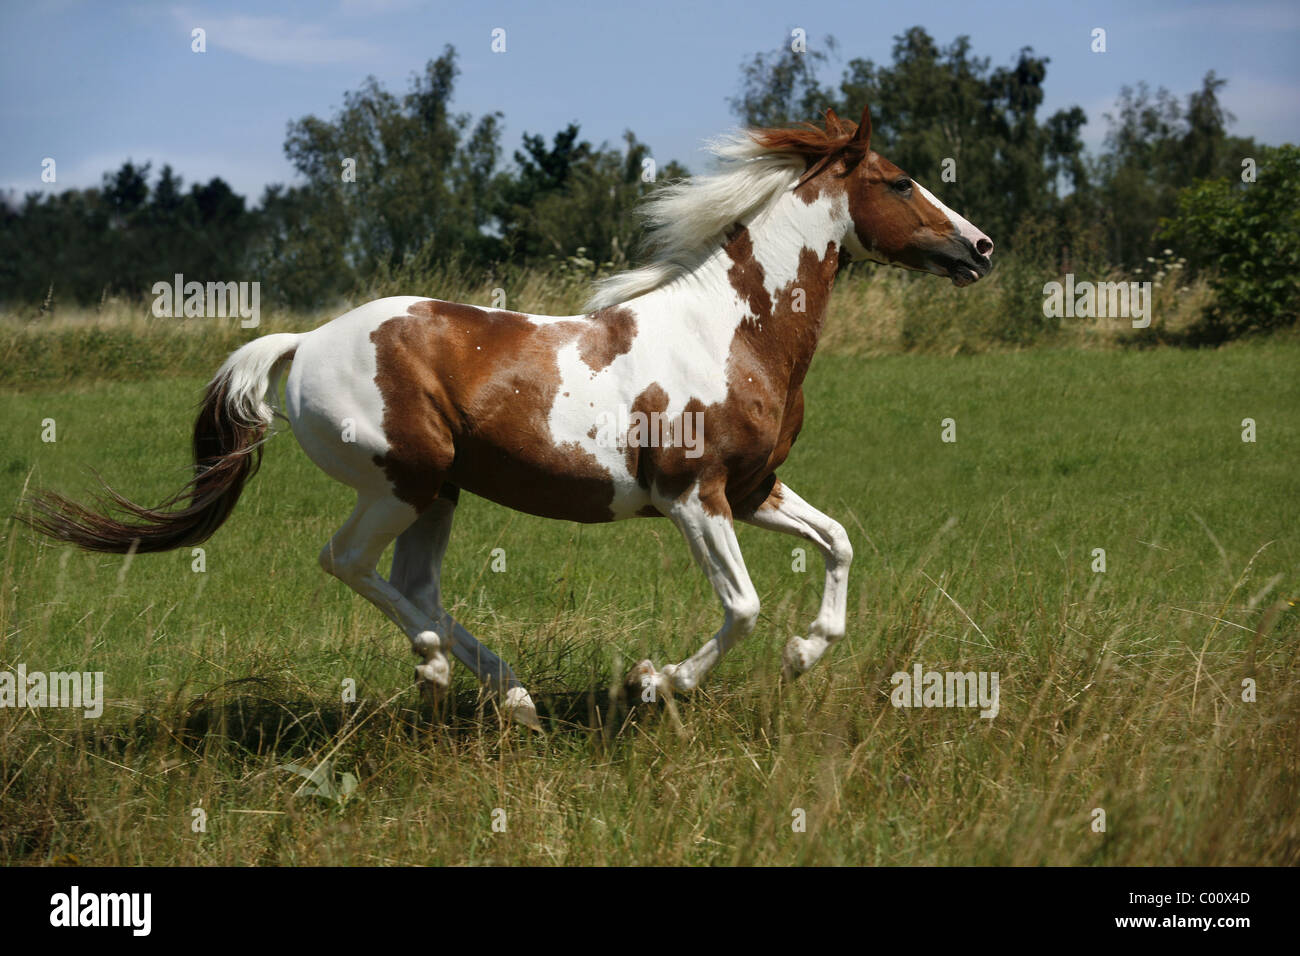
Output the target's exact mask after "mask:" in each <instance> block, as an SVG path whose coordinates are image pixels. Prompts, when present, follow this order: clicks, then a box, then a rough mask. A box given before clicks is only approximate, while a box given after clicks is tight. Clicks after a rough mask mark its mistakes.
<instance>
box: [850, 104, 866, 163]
mask: <svg viewBox="0 0 1300 956" xmlns="http://www.w3.org/2000/svg"><path fill="white" fill-rule="evenodd" d="M849 143H850V144H851V145H852V146H853V147H854V148H855V149H860V150H862V152H864V153H865V152H866V151H867V150H869V149H870V148H871V108H870V107H867V106H864V107H862V122H860V123H859V124H858V128H857V131H856V132H855V133H854V134H853V138H852V139H851V140H849Z"/></svg>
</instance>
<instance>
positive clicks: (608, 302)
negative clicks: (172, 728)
mask: <svg viewBox="0 0 1300 956" xmlns="http://www.w3.org/2000/svg"><path fill="white" fill-rule="evenodd" d="M870 138H871V126H870V116H869V115H868V113H867V112H866V111H865V110H864V111H863V114H862V122H861V123H860V124H858V125H856V126H855V125H854V124H853V123H851V122H847V121H842V120H840V119H839V118H837V117H836V116H835V115H834V113H832V112H829V111H828V112H827V115H826V124H825V128H817V127H815V126H811V125H809V126H806V128H799V129H751V130H748V131H745V132H743V133H741V134H738V135H736V136H734V137H732V138H731V139H726V140H722V141H719V142H716V143H714V144H713V150H714V153H715V154H716V155H717V157H718V159H719V163H720V170H719V171H718V172H717V174H715V175H711V176H707V177H696V178H693V179H690V180H686V181H684V182H681V183H675V184H672V185H668V186H666V187H663V188H661V189H660V191H659V192H658V193H657V194H656V196H655V197H653V198H652V199H651V200H650V201H649V202H648V204H647V212H648V221H649V224H650V227H651V228H650V233H649V235H650V244H651V253H652V255H651V260H650V263H649V264H648V265H646V266H644V267H642V268H639V269H636V270H633V271H631V272H627V273H623V274H620V275H616V276H614V277H612V278H610V279H607V280H604V281H603V282H602V283H600V284H599V286H598V287H597V292H596V295H595V297H594V299H593V300H592V301H591V302H590V303H589V304H588V308H589V310H590V311H588V313H587V314H584V315H576V316H559V317H552V316H540V315H526V314H522V313H519V312H509V311H505V310H501V309H483V308H478V307H475V306H471V305H461V304H457V303H453V302H444V301H440V300H438V299H426V298H417V297H400V298H388V299H380V300H378V301H375V302H370V303H367V304H366V305H363V306H361V307H360V308H357V309H354V310H352V311H351V312H349V313H347V314H346V315H342V316H340V317H339V318H337V319H334V320H333V321H331V322H329V323H327V324H325V325H323V326H321V327H320V328H317V329H314V330H312V331H310V332H305V333H302V334H288V333H278V334H272V335H266V336H263V337H262V338H259V339H256V340H254V341H253V342H250V343H249V344H247V345H245V346H244V347H242V348H240V349H239V350H238V351H236V352H235V353H233V354H232V355H231V356H230V357H229V358H228V359H227V360H226V362H225V364H224V365H222V366H221V368H220V370H219V371H218V372H217V374H216V376H215V377H214V378H213V379H212V381H211V383H210V384H209V385H208V388H207V394H206V398H205V401H204V404H203V407H202V410H201V412H200V414H199V418H198V422H197V424H196V426H195V430H194V457H195V476H194V478H193V479H192V480H191V481H190V483H189V484H188V485H187V486H186V487H185V488H184V489H182V490H181V491H180V492H178V493H177V494H176V495H175V496H173V497H172V498H171V499H169V500H168V501H166V502H164V503H163V504H162V505H160V506H159V507H157V508H144V507H141V506H139V505H136V504H133V503H132V502H130V501H129V500H127V499H125V498H123V497H121V496H120V495H117V494H115V493H113V492H111V491H110V492H109V494H110V496H111V500H112V502H113V503H114V504H115V505H116V506H117V507H118V508H120V509H121V511H123V512H124V513H125V514H124V515H123V517H122V518H117V517H110V516H107V515H103V514H99V513H96V512H93V511H89V510H87V509H85V508H83V507H81V506H79V505H77V504H75V503H73V502H71V501H69V500H67V499H65V498H63V497H61V496H59V495H55V494H51V493H45V494H42V495H40V496H38V497H37V498H36V499H35V500H34V502H33V505H34V508H33V510H32V512H31V513H30V514H29V515H28V517H27V520H28V521H29V522H30V523H31V524H33V525H34V526H35V527H36V528H38V529H39V530H41V531H43V532H44V533H46V534H49V535H51V536H53V537H55V538H58V539H60V540H63V541H69V542H72V543H74V544H76V545H79V546H80V547H82V548H86V549H90V550H94V551H108V552H118V553H122V552H127V551H130V550H132V549H134V550H137V551H141V552H148V551H164V550H168V549H171V548H178V547H183V546H188V545H193V544H195V543H197V542H200V541H203V540H205V539H207V538H208V537H209V536H210V535H211V534H212V533H213V532H215V531H216V530H217V528H218V527H219V526H220V525H221V523H222V522H223V521H224V520H225V518H226V517H227V516H228V515H229V514H230V511H231V509H232V508H233V507H234V506H235V503H236V501H237V500H238V498H239V494H240V491H241V489H242V488H243V485H244V483H245V481H246V480H247V479H248V478H249V477H250V476H251V475H252V473H253V472H254V471H255V470H256V468H257V465H258V463H259V461H260V455H261V450H262V449H261V445H262V440H263V439H264V437H265V436H266V434H267V431H268V428H269V427H270V425H271V423H272V420H273V410H272V408H271V407H270V406H269V405H268V404H267V399H268V397H270V398H271V399H272V400H274V399H275V397H276V396H277V393H278V390H279V381H280V377H281V373H282V372H283V371H284V368H285V367H286V366H287V365H288V364H289V363H290V362H291V361H292V367H291V369H290V371H289V374H288V379H287V383H286V387H285V410H286V412H287V417H288V420H289V422H290V424H291V425H292V427H293V432H294V434H295V435H296V436H297V438H298V441H299V442H300V443H301V445H302V447H303V449H304V450H305V451H306V453H307V455H308V456H309V457H310V458H311V459H312V461H314V462H315V463H316V464H317V465H318V466H320V468H321V469H322V470H323V471H324V472H326V473H327V474H328V475H330V476H331V477H333V478H335V479H337V480H338V481H341V482H344V483H345V484H348V485H350V486H352V487H353V488H354V489H356V492H357V504H356V509H355V510H354V511H353V512H352V515H351V517H349V518H348V519H347V521H346V522H345V523H344V524H343V526H342V528H340V529H339V531H338V533H337V534H335V535H334V537H333V539H331V541H330V542H329V543H328V544H327V545H326V546H325V548H324V549H323V550H322V551H321V554H320V563H321V565H322V567H324V569H325V570H326V571H328V572H330V573H331V574H333V575H335V576H337V577H338V578H340V579H341V580H342V581H344V582H345V583H346V584H347V585H348V586H349V587H351V588H352V589H353V590H355V591H356V592H358V593H359V594H361V595H362V596H363V597H365V598H366V599H368V600H369V601H371V602H372V603H373V604H374V605H375V606H376V607H378V608H379V609H380V610H381V611H383V612H384V613H385V614H386V615H388V617H389V618H391V619H392V620H393V622H394V623H396V624H397V626H398V627H400V628H401V629H402V630H403V631H404V632H405V633H406V635H407V637H408V638H409V639H410V641H411V647H412V650H413V651H414V652H415V654H416V655H417V656H418V657H419V658H420V663H419V664H418V665H417V667H416V678H417V682H418V683H419V684H420V685H421V689H422V690H424V691H426V692H430V693H432V694H433V695H434V696H435V697H436V696H437V695H438V694H439V693H440V692H441V691H442V690H444V689H445V688H446V687H447V686H448V683H449V679H450V670H449V662H448V660H447V656H446V655H447V654H448V653H450V654H452V655H454V656H455V657H456V658H458V659H459V660H461V661H462V662H463V663H464V664H465V665H466V666H468V667H469V668H470V669H471V670H473V671H474V673H475V674H476V675H477V676H478V678H479V679H480V680H481V681H483V682H484V683H485V684H486V685H487V686H488V687H489V688H490V689H491V690H492V691H494V692H495V693H496V694H497V695H498V699H499V701H500V703H501V707H502V710H503V711H505V712H506V713H508V714H512V715H513V717H514V719H516V720H518V721H519V722H520V723H522V724H525V725H527V726H530V727H534V728H539V727H540V724H539V722H538V718H537V713H536V710H535V709H534V707H533V702H532V699H531V698H530V697H529V695H528V692H527V691H526V690H525V689H524V687H523V685H522V684H520V682H519V680H518V679H517V678H516V677H515V675H514V673H513V672H512V671H511V669H510V667H509V666H508V665H506V664H505V663H504V662H502V661H501V660H500V659H499V658H498V657H497V656H496V655H495V654H493V653H492V652H491V651H489V650H488V649H487V648H485V647H484V646H483V645H482V644H480V643H479V642H478V640H477V639H476V638H475V637H474V636H473V635H472V634H470V633H469V632H468V631H467V630H465V628H464V627H462V626H461V625H460V624H458V623H457V622H456V621H455V620H453V619H452V618H451V616H450V615H449V614H448V613H447V611H446V610H445V609H444V608H443V605H442V599H441V595H440V589H439V579H440V574H441V565H442V559H443V554H444V553H445V551H446V547H447V540H448V536H449V534H450V533H451V522H452V514H453V512H454V510H455V508H456V503H457V499H458V497H459V495H460V492H461V491H462V490H464V491H469V492H472V493H473V494H476V495H480V496H482V497H484V498H488V499H491V500H492V501H496V502H499V503H500V504H503V505H506V506H507V507H510V508H514V509H517V510H519V511H525V512H529V513H531V514H535V515H541V516H544V517H548V518H559V519H563V520H567V521H581V522H601V521H615V520H618V519H622V518H632V517H659V516H662V517H666V518H668V520H670V521H671V522H673V524H674V525H676V526H677V528H678V530H680V531H681V533H682V535H683V536H684V537H685V539H686V541H687V544H688V545H689V546H690V549H691V552H692V554H693V555H694V556H695V560H696V561H697V562H698V563H699V565H700V567H701V568H702V569H703V571H704V573H705V574H706V575H707V576H708V578H709V580H710V582H712V584H713V587H714V589H715V590H716V591H717V594H718V597H719V599H720V600H721V602H722V606H723V608H724V610H725V616H724V619H723V623H722V626H721V628H719V630H718V632H717V633H716V634H714V635H713V636H712V637H711V638H710V639H709V640H708V641H707V642H706V643H705V644H704V646H703V647H702V648H701V649H700V650H699V651H697V652H696V653H695V654H694V655H692V656H691V657H689V658H687V659H686V660H685V661H683V662H682V663H680V664H676V665H668V666H666V667H664V668H663V670H661V671H656V670H655V668H654V666H653V665H652V664H651V663H650V662H649V661H642V662H641V663H640V664H638V665H637V667H636V668H634V669H633V672H632V674H631V675H629V681H632V682H639V683H640V684H641V685H642V686H651V685H653V686H654V687H655V689H656V690H657V691H660V692H670V691H689V690H691V689H693V688H694V687H695V686H696V685H697V684H698V682H699V681H700V680H701V678H703V676H704V675H705V674H706V673H707V672H708V671H709V669H710V668H712V667H713V666H714V665H715V664H716V663H717V662H718V660H719V658H721V657H722V655H723V654H724V653H726V651H727V649H728V648H729V647H731V646H732V645H733V644H735V642H736V641H738V640H740V639H741V638H743V637H745V636H746V635H747V634H749V633H750V632H751V631H752V630H753V629H754V625H755V622H756V621H757V618H758V610H759V601H758V593H757V592H756V591H755V589H754V585H753V584H752V583H750V580H749V574H748V573H747V572H746V570H745V564H744V561H743V560H742V558H741V554H740V548H739V546H738V545H737V542H736V533H735V529H734V527H733V522H734V521H736V520H740V521H745V522H748V523H750V524H753V525H757V526H758V527H760V528H768V529H770V530H772V531H780V532H784V533H786V534H791V535H796V536H798V537H801V538H805V539H807V540H808V541H810V542H812V544H813V545H815V546H816V547H817V548H818V549H819V550H820V551H821V553H822V555H823V557H824V559H825V564H826V585H825V593H824V595H823V598H822V603H821V609H820V611H819V613H818V614H817V617H816V618H815V619H814V620H813V622H812V624H811V625H810V626H809V628H808V633H807V637H798V636H796V637H793V638H791V639H790V641H789V642H788V643H787V644H786V647H785V654H784V670H785V673H787V674H788V675H791V676H793V675H797V674H799V673H802V672H803V671H805V670H807V669H808V668H809V667H811V666H812V665H813V664H814V663H816V661H817V660H818V659H819V658H820V657H821V656H822V655H823V654H824V653H825V651H826V649H827V647H828V646H830V645H831V644H832V643H834V642H835V641H837V640H838V639H839V638H841V637H842V636H843V635H844V625H845V604H846V597H847V577H848V569H849V562H850V561H851V560H852V557H853V551H852V548H851V547H850V545H849V539H848V536H847V535H846V534H845V533H844V529H843V527H841V526H840V524H839V523H838V522H836V521H834V520H833V519H831V518H829V517H827V516H826V515H824V514H822V513H821V512H820V511H818V510H817V509H816V508H814V507H813V506H812V505H810V504H808V503H807V502H805V501H804V500H803V499H802V498H800V497H799V496H798V495H797V494H795V493H794V491H793V490H792V489H791V488H790V487H788V486H786V485H784V484H782V483H781V482H780V481H779V480H778V479H777V476H776V470H777V468H779V467H780V465H781V463H782V462H783V461H785V459H786V456H787V455H788V454H789V453H790V446H791V445H792V444H793V443H794V440H795V438H796V436H797V435H798V434H799V428H800V426H801V424H802V422H803V392H802V384H803V380H804V376H805V374H806V373H807V371H808V365H809V362H810V361H811V360H812V356H813V351H814V350H815V349H816V347H817V340H818V336H819V334H820V332H821V327H822V321H823V319H824V318H825V313H826V304H827V301H828V299H829V297H830V292H831V285H832V283H833V282H834V281H835V275H836V272H837V271H838V269H839V267H840V263H841V262H842V261H844V260H845V259H846V258H848V259H871V260H874V261H876V262H883V263H888V264H891V265H898V266H902V267H904V268H908V269H916V270H920V271H924V272H931V273H934V274H936V275H941V276H946V277H948V278H950V279H952V281H953V282H954V283H956V284H957V285H959V286H962V285H967V284H969V283H971V282H974V281H976V280H977V279H979V278H980V277H982V276H984V275H985V274H986V273H987V272H988V271H989V269H990V266H991V264H990V261H989V255H990V253H991V252H992V250H993V243H992V242H991V241H990V240H989V238H988V237H987V236H985V235H984V234H983V233H982V232H980V231H979V230H978V229H976V228H975V227H974V226H972V225H971V224H970V223H969V222H967V221H966V220H965V219H963V218H962V217H961V216H959V215H957V214H956V213H954V212H952V211H951V210H950V209H948V208H947V207H945V206H944V205H943V204H942V203H941V202H939V200H937V199H936V198H935V197H934V196H933V195H931V194H930V193H929V192H928V191H927V190H926V189H925V188H924V187H923V186H921V185H920V184H919V183H916V182H914V181H913V180H912V179H911V178H910V177H908V176H907V175H906V174H905V173H903V171H902V170H900V169H899V168H898V167H896V166H894V165H893V164H892V163H890V162H889V161H888V160H886V159H885V158H884V157H882V156H880V155H878V154H877V153H875V152H873V151H872V150H871V146H870ZM611 423H613V424H611ZM611 436H612V438H611ZM692 436H693V439H694V440H692ZM657 439H662V440H657ZM394 540H396V542H397V544H396V550H395V552H394V557H393V565H392V574H391V575H390V577H389V579H388V580H385V579H384V578H383V577H382V576H381V575H380V574H379V573H378V571H377V570H376V568H377V565H378V563H379V559H380V556H381V555H382V553H383V552H384V550H385V548H387V547H388V545H389V544H390V543H391V542H393V541H394Z"/></svg>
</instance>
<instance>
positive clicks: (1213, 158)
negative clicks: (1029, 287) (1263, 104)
mask: <svg viewBox="0 0 1300 956" xmlns="http://www.w3.org/2000/svg"><path fill="white" fill-rule="evenodd" d="M1226 84H1227V81H1226V80H1224V79H1223V78H1221V77H1217V76H1216V75H1215V74H1214V71H1213V70H1211V71H1210V72H1209V73H1207V74H1206V76H1205V79H1204V80H1203V82H1202V85H1201V89H1200V90H1199V91H1197V92H1193V93H1190V94H1189V95H1188V97H1187V102H1186V105H1185V106H1184V105H1183V104H1182V103H1180V102H1179V100H1178V99H1177V97H1175V96H1174V95H1173V94H1172V93H1170V92H1169V91H1168V90H1166V89H1164V88H1163V87H1162V88H1160V89H1158V90H1156V91H1155V92H1154V93H1152V92H1151V90H1150V89H1149V88H1148V87H1147V85H1146V84H1145V83H1139V84H1138V86H1137V88H1136V89H1133V88H1131V87H1127V86H1125V87H1123V88H1122V89H1121V90H1120V96H1119V99H1118V101H1117V104H1116V112H1115V113H1113V114H1112V113H1107V114H1106V119H1107V121H1108V123H1109V125H1110V128H1109V131H1108V133H1107V135H1106V147H1107V148H1106V151H1105V152H1104V153H1103V154H1102V155H1101V156H1100V157H1098V159H1097V160H1096V162H1095V163H1094V164H1093V174H1092V175H1093V179H1094V180H1095V182H1096V188H1095V190H1094V194H1093V195H1092V197H1091V199H1092V206H1093V209H1094V210H1095V214H1096V218H1097V220H1098V221H1099V222H1102V223H1104V224H1105V226H1106V228H1107V231H1108V233H1109V245H1110V250H1111V258H1112V261H1114V262H1115V264H1116V265H1124V266H1129V267H1132V266H1136V265H1139V264H1140V263H1141V262H1143V261H1144V260H1145V258H1146V257H1147V256H1150V255H1154V254H1155V253H1156V252H1157V251H1158V249H1159V243H1160V239H1159V237H1158V236H1157V235H1156V232H1157V229H1158V228H1159V223H1160V220H1161V219H1162V218H1166V217H1169V216H1171V215H1173V214H1174V212H1175V211H1176V209H1177V207H1178V201H1179V200H1178V197H1179V194H1180V193H1181V192H1182V190H1184V189H1186V188H1187V187H1189V186H1191V185H1192V183H1193V182H1195V181H1196V180H1198V179H1206V178H1212V177H1219V176H1232V175H1235V172H1239V171H1240V163H1241V158H1242V157H1243V156H1252V155H1255V154H1256V151H1257V150H1258V147H1257V146H1256V145H1255V144H1254V142H1253V141H1251V140H1249V139H1241V138H1239V137H1234V136H1229V135H1228V134H1227V132H1226V130H1227V126H1228V124H1229V123H1231V122H1232V121H1233V116H1232V114H1231V113H1228V112H1227V111H1226V110H1224V109H1223V108H1222V106H1221V105H1220V104H1219V100H1218V93H1219V90H1221V89H1222V88H1223V87H1224V86H1225V85H1226Z"/></svg>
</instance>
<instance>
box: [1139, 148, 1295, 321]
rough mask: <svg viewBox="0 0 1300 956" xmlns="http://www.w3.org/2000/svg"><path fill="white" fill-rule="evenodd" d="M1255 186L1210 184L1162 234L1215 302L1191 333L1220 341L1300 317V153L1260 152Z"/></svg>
mask: <svg viewBox="0 0 1300 956" xmlns="http://www.w3.org/2000/svg"><path fill="white" fill-rule="evenodd" d="M1254 158H1256V159H1257V173H1256V181H1255V182H1243V181H1242V180H1241V178H1240V176H1237V177H1234V178H1232V179H1227V178H1224V179H1212V180H1205V181H1202V182H1198V183H1197V184H1196V185H1194V186H1193V187H1191V188H1190V189H1187V190H1185V191H1183V192H1182V193H1181V194H1180V195H1179V197H1178V213H1177V215H1176V216H1174V217H1173V218H1172V219H1169V220H1166V221H1165V222H1164V223H1163V228H1162V232H1161V235H1162V236H1163V237H1164V238H1166V239H1168V240H1169V241H1170V242H1171V243H1175V244H1177V245H1178V248H1179V251H1180V252H1182V253H1183V254H1184V255H1185V256H1186V258H1187V260H1188V263H1189V265H1190V267H1191V268H1192V269H1194V270H1203V271H1207V272H1208V273H1209V274H1210V284H1211V286H1212V287H1213V289H1214V291H1215V301H1214V303H1213V304H1212V305H1211V306H1210V307H1209V308H1207V310H1206V313H1205V316H1204V322H1203V324H1202V325H1201V326H1200V327H1199V328H1198V329H1197V330H1196V333H1197V337H1198V338H1199V339H1200V340H1203V341H1210V342H1214V341H1222V340H1223V339H1227V338H1234V337H1236V336H1238V335H1242V334H1245V333H1251V332H1260V331H1266V330H1269V329H1276V328H1281V327H1283V326H1288V325H1291V324H1293V323H1294V322H1295V320H1296V316H1297V315H1300V148H1297V147H1296V146H1294V145H1291V144H1287V145H1285V146H1280V147H1276V148H1263V149H1261V150H1260V151H1259V153H1258V155H1257V156H1256V157H1254Z"/></svg>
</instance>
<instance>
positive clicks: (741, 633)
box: [728, 595, 759, 637]
mask: <svg viewBox="0 0 1300 956" xmlns="http://www.w3.org/2000/svg"><path fill="white" fill-rule="evenodd" d="M728 610H729V611H730V612H731V624H732V627H734V628H735V629H736V636H737V637H746V636H748V635H749V634H752V633H753V631H754V628H756V627H757V626H758V612H759V601H758V596H757V595H753V596H749V597H743V598H741V599H740V600H738V601H736V602H735V603H734V604H733V605H732V606H731V607H730V608H728Z"/></svg>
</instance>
